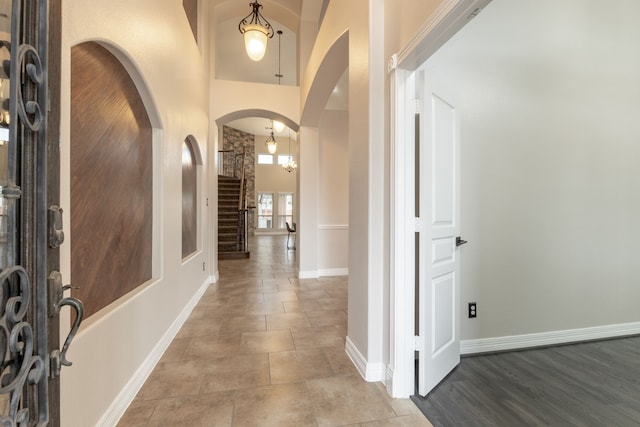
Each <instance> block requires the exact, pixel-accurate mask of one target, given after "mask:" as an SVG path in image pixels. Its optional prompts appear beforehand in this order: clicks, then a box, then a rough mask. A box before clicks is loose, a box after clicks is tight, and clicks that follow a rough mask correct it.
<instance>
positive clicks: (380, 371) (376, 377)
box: [345, 337, 387, 382]
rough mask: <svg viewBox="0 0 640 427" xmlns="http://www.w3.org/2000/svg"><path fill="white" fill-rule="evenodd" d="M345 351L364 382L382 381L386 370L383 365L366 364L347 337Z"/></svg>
mask: <svg viewBox="0 0 640 427" xmlns="http://www.w3.org/2000/svg"><path fill="white" fill-rule="evenodd" d="M345 351H346V352H347V356H349V359H351V361H352V362H353V364H354V365H355V367H356V369H357V370H358V372H359V373H360V375H361V376H362V378H364V380H365V381H368V382H374V381H384V380H385V374H386V372H387V368H386V366H385V365H384V363H368V362H367V359H365V357H364V356H363V355H362V353H360V351H359V350H358V348H357V347H356V345H355V344H354V343H353V342H352V341H351V339H349V337H347V339H346V346H345Z"/></svg>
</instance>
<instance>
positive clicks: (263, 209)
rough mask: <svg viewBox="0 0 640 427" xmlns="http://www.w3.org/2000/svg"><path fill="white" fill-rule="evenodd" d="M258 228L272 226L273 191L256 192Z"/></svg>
mask: <svg viewBox="0 0 640 427" xmlns="http://www.w3.org/2000/svg"><path fill="white" fill-rule="evenodd" d="M258 228H259V229H265V228H273V193H258Z"/></svg>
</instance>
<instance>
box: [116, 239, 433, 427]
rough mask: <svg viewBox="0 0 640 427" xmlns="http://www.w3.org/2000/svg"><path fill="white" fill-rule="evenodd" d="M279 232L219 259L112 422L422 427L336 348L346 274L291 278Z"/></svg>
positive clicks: (290, 258)
mask: <svg viewBox="0 0 640 427" xmlns="http://www.w3.org/2000/svg"><path fill="white" fill-rule="evenodd" d="M285 242H286V236H284V237H283V236H260V237H255V238H253V239H252V241H251V259H249V260H234V261H220V280H219V281H218V283H217V284H213V285H211V287H210V288H209V289H208V290H207V292H206V293H205V295H204V296H203V298H202V299H201V301H200V302H199V304H198V305H197V307H196V308H195V309H194V311H193V313H192V314H191V316H190V317H189V319H188V320H187V322H186V323H185V325H184V326H183V328H182V329H181V330H180V332H179V333H178V336H177V337H176V338H175V339H174V341H173V343H172V344H171V346H170V347H169V349H168V350H167V352H166V353H165V354H164V356H163V358H162V360H161V361H160V363H159V364H158V366H157V367H156V368H155V370H154V371H153V373H152V374H151V376H150V377H149V379H148V380H147V382H146V383H145V384H144V386H143V387H142V389H141V390H140V392H139V393H138V396H137V397H136V399H135V400H134V402H133V403H132V404H131V406H130V407H129V409H128V410H127V412H126V413H125V414H124V416H123V418H122V419H121V421H120V423H119V424H118V426H120V427H133V426H146V427H150V426H175V425H183V426H189V427H193V426H234V427H236V426H261V427H267V426H317V427H324V426H363V427H365V426H366V427H373V426H431V424H430V423H429V422H428V421H427V419H426V418H425V417H424V416H423V415H422V414H421V413H420V411H419V410H418V409H417V407H416V406H415V405H414V404H413V403H412V402H411V401H410V400H409V399H391V398H390V397H389V396H388V394H387V392H386V390H385V389H384V387H383V386H382V384H380V383H367V382H365V381H364V380H363V379H362V377H361V376H360V375H359V374H358V372H357V371H356V369H355V367H354V366H353V364H352V362H351V361H350V360H349V358H348V356H347V355H346V353H345V350H344V348H345V336H346V332H347V311H346V310H347V278H346V277H334V278H320V279H311V280H303V279H297V278H295V254H296V252H295V251H293V250H289V251H287V250H286V243H285Z"/></svg>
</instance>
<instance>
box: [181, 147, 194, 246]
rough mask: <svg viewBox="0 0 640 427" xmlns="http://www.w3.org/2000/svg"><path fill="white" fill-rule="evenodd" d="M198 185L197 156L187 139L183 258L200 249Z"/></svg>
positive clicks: (184, 161)
mask: <svg viewBox="0 0 640 427" xmlns="http://www.w3.org/2000/svg"><path fill="white" fill-rule="evenodd" d="M197 185H198V178H197V172H196V161H195V156H194V153H193V148H192V147H191V142H189V141H188V140H187V141H185V142H183V143H182V258H185V257H187V256H188V255H191V254H192V253H194V252H195V251H196V250H197V249H198V241H197V233H198V216H197V207H198V203H197V202H198V201H197V198H198V193H197Z"/></svg>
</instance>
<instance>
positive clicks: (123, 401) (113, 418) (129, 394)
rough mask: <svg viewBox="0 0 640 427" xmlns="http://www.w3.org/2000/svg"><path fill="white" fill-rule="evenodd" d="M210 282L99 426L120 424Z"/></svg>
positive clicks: (126, 386) (200, 289)
mask: <svg viewBox="0 0 640 427" xmlns="http://www.w3.org/2000/svg"><path fill="white" fill-rule="evenodd" d="M210 283H211V282H210V280H209V279H207V280H206V281H205V282H204V283H203V284H202V286H200V288H199V289H198V291H197V292H196V293H195V294H194V295H193V297H192V298H191V300H190V301H189V303H188V304H187V305H186V306H185V307H184V309H183V310H182V312H180V315H179V316H178V317H177V318H176V320H175V321H174V322H173V323H172V324H171V326H170V327H169V329H168V330H167V331H166V332H165V334H164V335H163V336H162V339H160V341H159V342H158V343H157V344H156V346H155V347H154V348H153V350H152V351H151V353H150V354H149V356H147V358H146V359H145V361H144V362H143V363H142V365H140V367H139V368H138V369H137V370H136V372H135V374H134V375H133V376H132V377H131V379H130V380H129V382H128V383H127V384H126V385H125V386H124V388H123V389H122V390H121V391H120V393H119V394H118V397H116V399H115V400H114V401H113V402H112V403H111V405H110V406H109V408H108V409H107V411H106V412H105V413H104V414H103V415H102V417H101V418H100V421H98V423H97V425H98V426H104V427H111V426H115V425H117V424H118V421H119V420H120V418H122V416H123V415H124V413H125V411H126V410H127V408H128V407H129V405H130V404H131V402H133V399H134V398H135V397H136V395H137V394H138V392H139V391H140V389H141V388H142V386H143V385H144V382H145V381H146V380H147V378H149V375H151V372H152V371H153V369H154V368H155V367H156V365H157V364H158V362H159V361H160V359H161V358H162V355H163V354H164V352H165V351H166V350H167V348H168V347H169V345H170V344H171V341H173V339H174V338H175V337H176V335H177V334H178V331H180V328H181V327H182V325H184V323H185V322H186V321H187V319H188V318H189V315H190V314H191V312H192V311H193V309H194V308H195V306H196V305H197V304H198V302H199V301H200V298H202V295H204V293H205V291H206V290H207V288H208V287H209V284H210Z"/></svg>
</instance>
